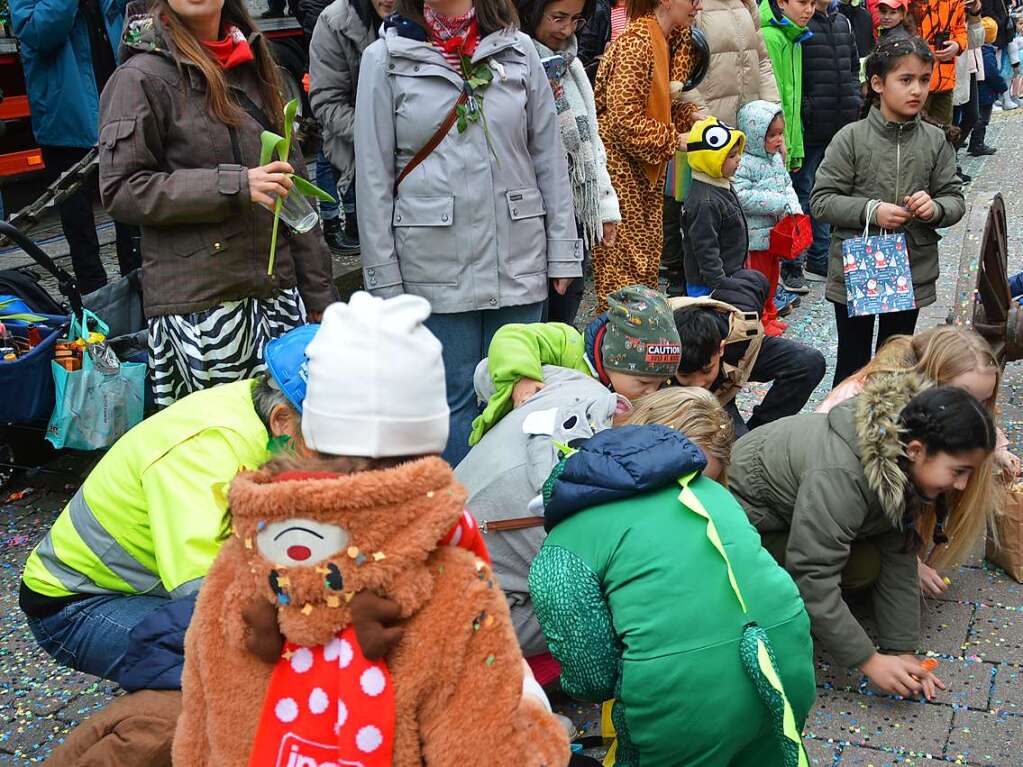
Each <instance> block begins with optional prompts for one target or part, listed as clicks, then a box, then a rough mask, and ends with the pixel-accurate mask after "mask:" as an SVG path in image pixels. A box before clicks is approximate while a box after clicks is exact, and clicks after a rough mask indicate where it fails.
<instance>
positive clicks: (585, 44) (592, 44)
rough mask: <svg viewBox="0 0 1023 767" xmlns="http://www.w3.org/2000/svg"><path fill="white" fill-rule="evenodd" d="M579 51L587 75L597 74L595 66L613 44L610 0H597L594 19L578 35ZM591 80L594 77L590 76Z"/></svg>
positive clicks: (578, 54)
mask: <svg viewBox="0 0 1023 767" xmlns="http://www.w3.org/2000/svg"><path fill="white" fill-rule="evenodd" d="M576 40H577V41H578V44H579V50H578V53H577V54H576V55H577V56H578V57H579V60H580V61H581V62H582V63H583V66H584V67H586V71H587V73H590V72H591V70H592V72H596V66H594V65H595V64H596V63H597V62H598V61H599V59H600V57H601V56H603V55H604V49H605V48H607V44H608V43H609V42H611V2H610V0H597V6H596V8H595V9H594V11H593V18H592V19H590V20H589V21H588V22H587V23H586V26H585V27H583V28H582V30H581V31H580V32H579V33H578V34H577V35H576ZM590 79H591V80H592V79H593V75H592V74H590Z"/></svg>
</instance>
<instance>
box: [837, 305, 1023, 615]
mask: <svg viewBox="0 0 1023 767" xmlns="http://www.w3.org/2000/svg"><path fill="white" fill-rule="evenodd" d="M907 372H912V373H917V374H918V375H920V376H923V377H924V378H925V379H927V380H929V381H933V382H934V383H936V384H939V385H941V384H948V385H951V386H958V387H960V388H962V389H966V391H968V392H970V394H972V395H973V396H974V397H975V398H976V399H977V400H978V401H979V402H980V403H981V404H983V405H984V406H985V407H986V408H987V410H988V411H989V412H990V413H991V414H992V416H994V415H996V414H997V406H996V400H997V397H998V389H999V387H1000V386H1001V382H1002V370H1001V367H1000V366H999V364H998V360H997V358H996V357H995V355H994V353H993V352H992V351H991V347H990V346H989V345H988V343H987V342H986V341H985V340H984V339H983V338H981V336H980V335H979V334H977V333H976V332H975V331H973V330H969V329H967V328H962V327H956V326H952V325H942V326H939V327H936V328H931V329H929V330H925V331H923V332H921V333H917V334H916V335H913V336H893V337H892V338H891V339H889V340H888V342H887V343H886V344H885V345H884V346H883V347H882V348H881V349H880V350H879V351H878V353H877V355H876V356H875V357H874V359H872V360H871V361H870V362H869V363H868V364H867V365H865V366H864V367H863V368H861V369H860V370H858V371H857V372H856V373H853V375H851V376H849V377H848V378H847V379H845V381H843V382H842V383H841V384H839V385H838V386H837V387H835V389H834V390H833V391H832V392H831V394H829V395H828V397H827V399H825V400H824V402H823V403H822V404H821V406H820V407H819V408H818V409H817V412H819V413H827V412H829V411H830V410H831V409H832V408H834V407H835V406H837V405H839V404H841V403H842V402H844V401H845V400H847V399H849V398H851V397H854V396H856V395H857V394H859V393H860V392H861V391H862V390H863V387H864V386H865V385H866V384H867V383H868V382H869V381H871V380H874V379H875V378H877V377H878V376H880V375H883V374H890V373H907ZM987 464H988V465H987V466H986V467H985V468H984V470H981V471H976V472H974V473H973V475H972V476H971V478H970V481H969V482H968V483H967V485H966V488H965V490H963V491H962V492H953V493H950V494H949V512H950V513H949V519H948V522H947V524H946V528H945V535H946V536H947V538H948V542H947V543H944V544H940V545H936V546H934V547H933V548H932V549H931V550H930V552H929V553H927V554H926V555H925V556H923V557H922V558H921V562H920V587H921V589H922V590H923V592H924V593H925V594H927V595H928V596H937V595H938V594H940V593H942V592H943V591H945V590H946V589H947V588H948V584H946V583H945V581H944V580H943V579H942V577H941V576H940V575H939V574H938V571H939V570H944V569H948V568H950V567H953V566H955V565H957V564H959V563H960V562H961V561H962V560H963V559H965V558H966V556H968V555H969V553H970V551H971V550H972V548H973V545H974V543H975V542H976V541H977V539H978V538H980V536H982V535H983V534H984V532H985V530H986V528H987V522H988V520H989V519H990V518H991V516H992V514H994V513H995V512H996V511H997V510H998V509H999V508H1001V505H1002V493H1001V490H1002V488H1001V486H1000V483H998V482H995V481H994V479H995V477H996V476H1000V477H1002V478H1003V479H1005V480H1007V481H1011V480H1012V479H1013V478H1015V477H1016V476H1018V475H1019V469H1020V462H1019V459H1018V458H1017V457H1016V456H1015V455H1013V454H1012V453H1010V452H1009V450H1008V440H1007V439H1006V437H1005V434H1004V432H1002V430H1001V429H999V430H998V441H997V444H996V447H995V451H994V453H992V454H991V456H990V458H988V461H987ZM921 532H922V534H923V535H924V537H925V540H929V539H930V534H931V532H932V531H931V530H929V529H928V530H922V531H921Z"/></svg>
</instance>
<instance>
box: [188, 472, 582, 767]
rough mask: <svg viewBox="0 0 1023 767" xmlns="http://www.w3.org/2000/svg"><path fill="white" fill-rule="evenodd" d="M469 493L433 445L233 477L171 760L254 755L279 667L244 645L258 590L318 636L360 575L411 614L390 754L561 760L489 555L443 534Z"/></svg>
mask: <svg viewBox="0 0 1023 767" xmlns="http://www.w3.org/2000/svg"><path fill="white" fill-rule="evenodd" d="M464 500H465V491H464V489H463V488H462V487H461V486H460V485H459V484H457V483H456V482H455V481H454V479H453V476H452V472H451V469H450V467H449V466H448V465H447V464H446V463H444V462H443V461H442V460H440V459H439V458H434V457H429V458H423V459H419V460H416V461H412V462H409V463H406V464H402V465H400V466H398V467H396V468H393V469H387V470H382V471H368V472H362V473H357V474H351V475H335V474H323V473H315V474H311V473H300V472H288V473H283V474H277V475H274V474H272V473H271V472H269V471H266V470H264V471H260V472H250V473H244V474H240V475H239V476H238V477H237V478H236V479H235V480H234V482H233V483H232V485H231V490H230V507H231V513H232V520H233V531H232V532H233V534H232V537H231V538H230V540H228V541H227V543H225V544H224V546H223V547H222V549H221V551H220V554H219V555H218V557H217V559H216V561H215V562H214V564H213V566H212V568H211V569H210V572H209V575H208V576H207V578H206V581H205V583H204V585H203V588H202V591H201V592H200V594H199V598H198V601H197V604H196V609H195V615H194V617H193V619H192V623H191V626H190V628H189V630H188V634H187V637H186V641H185V669H184V673H183V677H182V691H183V695H184V705H183V713H182V716H181V719H180V720H179V723H178V729H177V732H176V735H175V740H174V750H173V757H174V764H175V765H179V766H180V767H204V766H205V765H211V766H214V765H215V767H248V765H249V763H250V755H251V754H250V752H251V751H252V746H253V742H254V739H255V736H256V731H257V726H258V725H259V720H260V712H261V711H262V710H263V704H264V699H265V698H266V696H267V688H268V686H269V684H270V679H271V675H272V674H273V672H274V667H273V666H271V665H268V664H266V663H264V662H262V661H260V660H259V659H258V658H256V657H255V656H254V655H252V654H250V653H249V652H248V651H247V650H246V643H245V640H246V630H247V627H246V624H245V622H244V621H243V619H242V615H241V614H242V608H243V606H244V605H245V604H246V603H247V602H248V601H249V600H251V599H252V598H253V597H258V598H263V599H266V600H267V601H269V602H271V603H273V604H276V605H277V609H278V622H279V625H280V628H281V631H282V633H283V634H284V636H285V637H286V638H287V639H288V640H289V641H290V642H294V643H297V644H299V645H303V646H307V647H310V648H314V647H316V646H319V645H325V644H327V643H328V642H330V641H331V640H332V639H333V638H334V637H336V636H337V635H338V632H339V631H340V630H342V629H345V628H346V627H347V626H348V625H349V624H350V622H351V619H350V614H349V610H348V603H349V601H350V600H351V599H352V597H353V596H354V594H355V593H357V592H359V591H361V590H364V589H368V590H371V591H373V592H375V593H377V594H379V595H380V596H383V597H386V598H388V599H391V600H393V601H394V602H396V603H397V604H398V605H399V607H400V608H401V612H402V615H403V616H405V617H407V619H408V620H407V621H406V623H405V631H404V635H403V637H402V639H401V641H400V642H399V643H398V644H397V646H396V647H395V648H394V649H393V650H392V651H391V653H390V654H389V656H388V657H387V658H386V662H387V668H388V670H389V672H390V675H391V677H392V679H393V687H394V691H393V694H394V707H395V725H394V746H393V758H392V764H393V765H394V767H418V766H419V765H422V764H427V765H430V766H431V767H434V766H437V767H443V766H444V765H451V766H452V767H455V766H456V765H457V767H468V766H469V765H537V766H539V765H547V766H548V767H556V766H558V765H564V764H566V763H567V762H568V757H569V751H568V742H567V738H566V735H565V733H564V731H563V729H562V728H561V727H560V725H559V724H558V723H557V722H556V720H554V719H553V717H552V716H551V715H550V714H549V713H548V712H547V710H546V709H545V708H544V707H543V705H542V704H540V703H539V702H538V701H537V700H535V699H534V698H530V697H526V698H524V697H523V696H522V683H523V662H522V655H521V653H520V651H519V649H518V645H517V643H516V641H515V635H514V632H513V630H512V628H511V622H510V619H509V616H508V607H507V604H506V602H505V599H504V596H503V594H502V592H501V590H500V588H499V587H498V585H497V583H496V581H495V579H494V576H493V574H492V572H491V571H490V567H489V566H488V565H487V564H486V563H485V562H483V561H482V560H479V559H477V558H476V557H475V556H474V555H473V554H471V553H470V552H468V551H466V550H463V549H457V548H453V547H449V546H439V545H438V543H437V541H438V540H440V539H441V538H442V537H443V536H444V534H445V533H446V532H447V531H448V530H450V529H451V528H452V527H453V526H454V525H455V524H456V523H457V522H458V520H459V518H460V516H461V514H462V510H463V503H464ZM338 726H340V724H339V725H338ZM335 730H336V728H335ZM284 757H285V758H284V762H283V763H282V764H280V767H287V764H288V761H287V758H286V757H287V754H285V755H284ZM266 763H270V764H273V762H272V760H270V761H269V762H266ZM341 763H342V764H348V762H341ZM331 764H333V763H332V762H331Z"/></svg>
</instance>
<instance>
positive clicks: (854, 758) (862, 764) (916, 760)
mask: <svg viewBox="0 0 1023 767" xmlns="http://www.w3.org/2000/svg"><path fill="white" fill-rule="evenodd" d="M838 764H839V767H896V765H897V766H898V767H939V765H947V764H948V762H945V761H939V760H937V759H929V758H927V756H920V755H914V754H906V753H904V752H898V753H892V752H890V751H876V750H874V749H870V748H860V747H858V746H846V747H845V748H844V749H842V756H841V758H840V759H839V761H838Z"/></svg>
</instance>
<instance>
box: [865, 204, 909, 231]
mask: <svg viewBox="0 0 1023 767" xmlns="http://www.w3.org/2000/svg"><path fill="white" fill-rule="evenodd" d="M910 218H912V214H910V212H909V211H908V210H906V209H905V208H902V207H900V206H898V205H892V204H891V203H890V202H882V203H881V204H880V205H878V206H877V210H875V211H874V222H875V223H876V224H877V225H878V226H880V227H881V228H882V229H898V228H899V227H900V226H902V225H903V224H905V223H906V222H907V221H909V219H910Z"/></svg>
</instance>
